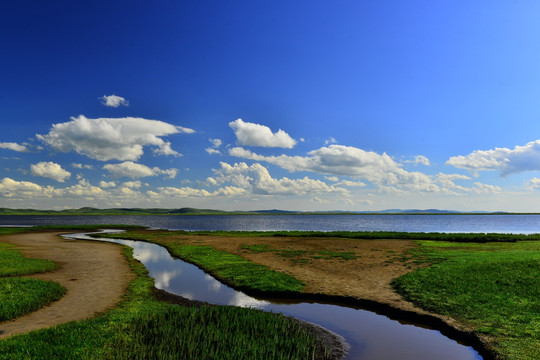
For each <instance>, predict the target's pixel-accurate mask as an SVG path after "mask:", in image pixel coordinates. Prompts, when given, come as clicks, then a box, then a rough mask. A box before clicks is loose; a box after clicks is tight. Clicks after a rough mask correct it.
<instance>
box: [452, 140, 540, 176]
mask: <svg viewBox="0 0 540 360" xmlns="http://www.w3.org/2000/svg"><path fill="white" fill-rule="evenodd" d="M446 164H448V165H452V166H454V167H457V168H460V169H467V170H471V171H473V172H478V171H489V170H497V171H499V172H500V174H501V176H506V175H509V174H513V173H520V172H524V171H538V170H540V140H536V141H531V142H529V143H527V144H525V145H524V146H516V147H514V149H508V148H495V149H491V150H476V151H474V152H472V153H470V154H468V155H465V156H463V155H459V156H453V157H451V158H450V159H449V160H448V161H447V162H446Z"/></svg>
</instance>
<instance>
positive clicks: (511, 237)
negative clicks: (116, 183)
mask: <svg viewBox="0 0 540 360" xmlns="http://www.w3.org/2000/svg"><path fill="white" fill-rule="evenodd" d="M108 228H112V225H109V226H108ZM152 233H154V234H152ZM163 235H166V236H182V235H200V236H234V237H312V238H343V239H361V240H388V239H395V240H432V241H451V242H477V243H488V242H518V241H532V240H540V233H539V234H501V233H438V232H429V233H426V232H399V231H328V232H326V231H184V230H178V231H160V230H157V231H152V232H148V231H147V232H144V233H142V234H140V233H139V234H138V233H137V232H136V231H133V232H132V231H129V232H128V233H125V235H124V236H127V237H126V239H133V240H144V239H145V238H149V237H150V238H153V237H155V238H157V239H159V237H160V236H163Z"/></svg>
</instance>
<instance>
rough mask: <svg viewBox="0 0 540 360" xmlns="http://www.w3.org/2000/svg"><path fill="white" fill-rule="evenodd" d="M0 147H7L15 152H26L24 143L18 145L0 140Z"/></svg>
mask: <svg viewBox="0 0 540 360" xmlns="http://www.w3.org/2000/svg"><path fill="white" fill-rule="evenodd" d="M0 149H8V150H13V151H17V152H28V151H30V150H28V148H27V147H26V146H25V145H19V144H17V143H14V142H0Z"/></svg>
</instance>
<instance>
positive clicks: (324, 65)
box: [0, 0, 540, 212]
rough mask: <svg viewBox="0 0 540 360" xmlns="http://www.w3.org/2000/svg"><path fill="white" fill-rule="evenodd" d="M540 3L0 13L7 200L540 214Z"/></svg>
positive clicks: (3, 194)
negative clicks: (539, 20)
mask: <svg viewBox="0 0 540 360" xmlns="http://www.w3.org/2000/svg"><path fill="white" fill-rule="evenodd" d="M538 18H540V3H538V2H536V1H515V2H509V1H435V2H434V1H406V2H404V1H294V2H292V1H276V0H274V1H154V2H147V1H144V2H143V1H129V2H128V1H107V2H105V1H92V2H83V1H77V2H73V1H54V2H42V1H16V2H13V1H11V2H3V3H2V4H0V46H1V49H2V51H0V69H1V70H0V119H1V123H2V130H3V131H2V132H1V133H0V161H1V165H2V166H0V207H13V208H26V207H34V208H47V209H63V208H78V207H82V206H94V207H99V208H108V207H134V206H137V207H167V208H177V207H184V206H193V207H200V208H216V209H225V210H256V209H272V208H279V209H290V210H336V209H340V210H357V211H365V210H380V209H388V208H403V209H407V208H419V209H427V208H440V209H453V210H462V211H474V210H485V211H498V210H504V211H527V212H540V206H539V205H538V204H539V203H540V201H539V200H540V196H539V195H540V193H539V191H540V189H539V187H540V173H539V171H540V121H539V120H540V101H539V100H540V41H538V40H539V39H540V26H539V25H538Z"/></svg>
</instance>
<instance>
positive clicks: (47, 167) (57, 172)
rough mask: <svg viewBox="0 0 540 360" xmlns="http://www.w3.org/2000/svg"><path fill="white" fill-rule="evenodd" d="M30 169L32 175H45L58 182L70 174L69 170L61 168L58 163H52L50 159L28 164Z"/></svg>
mask: <svg viewBox="0 0 540 360" xmlns="http://www.w3.org/2000/svg"><path fill="white" fill-rule="evenodd" d="M30 171H31V172H32V175H34V176H41V177H46V178H49V179H53V180H56V181H58V182H64V181H65V180H66V179H67V178H69V177H70V176H71V173H70V172H69V171H66V170H64V169H62V167H61V166H60V165H59V164H56V163H53V162H51V161H47V162H45V161H42V162H39V163H37V164H33V165H31V166H30Z"/></svg>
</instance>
